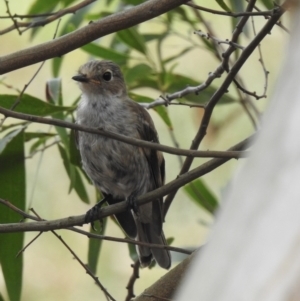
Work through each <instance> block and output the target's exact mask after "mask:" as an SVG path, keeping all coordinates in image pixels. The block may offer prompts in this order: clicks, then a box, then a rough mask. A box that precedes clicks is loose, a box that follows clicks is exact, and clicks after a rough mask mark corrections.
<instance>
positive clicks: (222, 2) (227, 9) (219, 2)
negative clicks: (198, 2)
mask: <svg viewBox="0 0 300 301" xmlns="http://www.w3.org/2000/svg"><path fill="white" fill-rule="evenodd" d="M216 2H217V3H218V4H219V5H220V7H222V8H223V9H224V10H225V11H227V12H230V11H231V10H230V8H229V7H228V6H227V5H226V3H225V2H224V1H223V0H216Z"/></svg>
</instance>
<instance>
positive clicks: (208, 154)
mask: <svg viewBox="0 0 300 301" xmlns="http://www.w3.org/2000/svg"><path fill="white" fill-rule="evenodd" d="M0 113H2V114H3V115H4V116H5V117H13V118H17V119H21V120H27V121H30V122H36V123H42V124H50V125H55V126H60V127H64V128H68V129H72V130H77V131H82V132H87V133H92V134H98V135H101V136H105V137H108V138H112V139H115V140H119V141H122V142H125V143H128V144H132V145H136V146H142V147H147V148H150V149H155V150H160V151H162V152H165V153H169V154H173V155H180V156H192V157H200V158H229V159H238V158H243V157H247V155H248V153H245V152H235V151H230V152H227V151H195V150H189V149H180V148H176V147H171V146H167V145H162V144H158V143H154V142H148V141H145V140H139V139H135V138H131V137H127V136H124V135H120V134H117V133H113V132H110V131H107V130H105V129H99V128H98V129H96V128H89V127H87V126H83V125H79V124H76V123H71V122H67V121H63V120H59V119H54V118H51V119H50V118H44V117H39V116H35V115H29V114H23V113H18V112H15V111H11V110H8V109H5V108H2V107H0Z"/></svg>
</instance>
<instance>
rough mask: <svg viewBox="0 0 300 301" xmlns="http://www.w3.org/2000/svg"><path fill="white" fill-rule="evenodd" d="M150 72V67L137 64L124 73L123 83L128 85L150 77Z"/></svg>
mask: <svg viewBox="0 0 300 301" xmlns="http://www.w3.org/2000/svg"><path fill="white" fill-rule="evenodd" d="M151 72H152V69H151V67H149V66H148V65H146V64H138V65H135V66H134V67H132V68H129V69H128V70H127V72H126V73H125V75H124V77H125V81H126V83H127V84H128V85H130V84H131V83H133V82H135V81H137V80H138V79H139V78H141V77H145V76H148V75H150V74H151Z"/></svg>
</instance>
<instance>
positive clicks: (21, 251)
mask: <svg viewBox="0 0 300 301" xmlns="http://www.w3.org/2000/svg"><path fill="white" fill-rule="evenodd" d="M43 233H44V232H40V233H39V234H37V235H36V236H35V237H34V238H33V239H32V240H31V241H30V242H29V243H28V244H26V245H25V246H24V247H23V248H22V249H21V250H20V251H19V252H18V253H17V255H16V257H18V256H19V255H20V254H21V253H23V252H25V250H26V249H27V248H28V247H29V246H30V245H31V244H32V243H33V242H34V241H36V240H37V239H38V238H39V237H40V236H41V235H42V234H43Z"/></svg>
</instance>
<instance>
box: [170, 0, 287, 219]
mask: <svg viewBox="0 0 300 301" xmlns="http://www.w3.org/2000/svg"><path fill="white" fill-rule="evenodd" d="M254 3H255V1H250V3H249V5H248V8H247V11H248V10H252V8H253V6H254ZM284 12H285V8H284V7H277V8H276V9H274V13H273V16H272V17H271V18H270V19H269V20H268V21H267V23H266V24H265V26H264V27H263V28H262V29H261V31H260V32H259V33H258V34H257V36H256V37H255V38H254V39H253V40H252V41H251V43H250V44H249V45H248V46H247V47H246V48H245V49H244V51H243V52H242V53H241V55H240V57H239V58H238V60H237V61H236V63H235V64H234V65H233V67H232V69H231V70H230V71H229V72H228V75H227V77H226V78H225V80H224V82H223V83H222V85H221V86H220V87H219V89H218V90H217V91H216V92H215V93H214V95H213V96H212V97H211V99H210V100H209V102H208V104H207V105H206V107H205V111H204V115H203V118H202V121H201V124H200V127H199V130H198V132H197V134H196V136H195V138H194V139H193V142H192V145H191V147H190V149H197V148H198V147H199V145H200V143H201V141H202V140H203V138H204V137H205V135H206V130H207V127H208V125H209V122H210V118H211V116H212V113H213V110H214V108H215V106H216V105H217V103H218V102H219V100H220V99H221V97H222V96H223V95H224V93H226V91H227V90H228V88H229V86H230V84H231V83H232V81H233V80H234V79H235V77H236V75H237V74H238V72H239V71H240V69H241V68H242V66H243V65H244V63H245V62H246V60H247V59H248V58H249V56H250V55H251V54H252V53H253V51H254V50H255V49H256V47H257V45H258V44H259V43H260V42H261V41H262V40H263V39H264V38H265V36H266V35H268V34H270V32H271V30H272V28H273V27H274V25H275V24H276V23H277V22H278V20H279V19H280V17H281V16H282V15H283V13H284ZM248 18H249V16H245V17H243V18H242V19H241V20H240V22H239V23H238V24H237V27H236V29H235V31H234V32H233V38H232V41H233V42H236V40H237V38H238V36H239V34H240V33H241V32H242V29H243V25H244V24H245V23H246V21H247V19H248ZM234 49H235V48H234V47H233V46H230V47H229V48H228V49H227V51H226V52H225V53H224V54H223V57H224V60H223V66H224V69H226V68H227V67H228V64H227V63H228V59H229V56H230V54H231V53H232V52H233V51H234ZM192 162H193V158H192V157H188V158H186V159H185V162H184V164H183V166H182V169H181V171H180V174H181V175H182V174H184V173H186V172H187V171H188V170H189V169H190V167H191V165H192ZM176 193H177V191H176V190H174V191H172V192H171V194H170V195H168V197H167V198H166V200H165V204H164V205H165V207H164V213H165V215H166V214H167V211H168V209H169V207H170V205H171V203H172V201H173V199H174V197H175V195H176Z"/></svg>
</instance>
